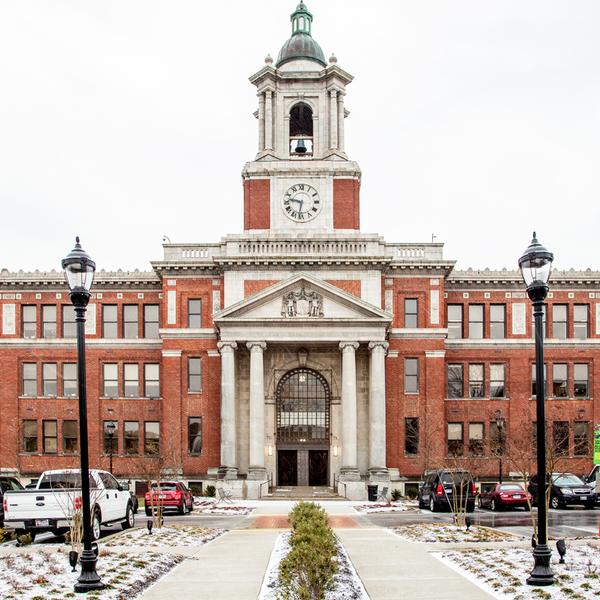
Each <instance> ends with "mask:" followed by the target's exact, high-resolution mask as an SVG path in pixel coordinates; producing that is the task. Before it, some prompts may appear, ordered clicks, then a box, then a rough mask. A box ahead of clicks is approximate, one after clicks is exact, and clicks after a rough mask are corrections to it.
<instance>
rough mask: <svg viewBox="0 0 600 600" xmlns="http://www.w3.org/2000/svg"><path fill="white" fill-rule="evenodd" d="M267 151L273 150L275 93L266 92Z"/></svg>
mask: <svg viewBox="0 0 600 600" xmlns="http://www.w3.org/2000/svg"><path fill="white" fill-rule="evenodd" d="M265 96H266V98H265V150H273V92H272V91H271V90H267V91H266V92H265Z"/></svg>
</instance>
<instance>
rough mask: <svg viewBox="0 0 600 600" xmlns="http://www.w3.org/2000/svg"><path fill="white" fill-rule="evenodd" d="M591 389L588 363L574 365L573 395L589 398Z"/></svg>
mask: <svg viewBox="0 0 600 600" xmlns="http://www.w3.org/2000/svg"><path fill="white" fill-rule="evenodd" d="M589 389H590V387H589V375H588V365H587V364H584V363H582V364H575V365H573V395H574V396H575V398H588V397H589Z"/></svg>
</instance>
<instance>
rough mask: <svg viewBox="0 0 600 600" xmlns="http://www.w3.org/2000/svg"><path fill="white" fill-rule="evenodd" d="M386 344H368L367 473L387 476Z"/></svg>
mask: <svg viewBox="0 0 600 600" xmlns="http://www.w3.org/2000/svg"><path fill="white" fill-rule="evenodd" d="M387 349H388V343H387V342H370V343H369V350H370V352H371V356H370V365H369V473H370V474H371V476H379V477H381V476H384V477H386V476H387V473H388V470H387V467H386V445H385V421H386V419H385V355H386V353H387Z"/></svg>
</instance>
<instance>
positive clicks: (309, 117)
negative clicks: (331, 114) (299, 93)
mask: <svg viewBox="0 0 600 600" xmlns="http://www.w3.org/2000/svg"><path fill="white" fill-rule="evenodd" d="M312 152H313V111H312V109H311V107H310V106H309V105H308V104H306V103H305V102H298V103H297V104H294V106H293V107H292V109H291V110H290V154H292V155H296V156H306V155H307V154H308V155H311V154H312Z"/></svg>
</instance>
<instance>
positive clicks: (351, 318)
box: [213, 273, 391, 326]
mask: <svg viewBox="0 0 600 600" xmlns="http://www.w3.org/2000/svg"><path fill="white" fill-rule="evenodd" d="M213 318H214V322H215V323H216V324H217V325H219V326H221V325H224V324H226V323H233V322H235V323H241V322H257V321H269V322H274V321H276V322H279V323H282V324H285V323H286V322H289V323H290V324H292V323H298V322H313V323H315V324H317V323H322V322H336V323H340V322H358V321H360V322H363V323H364V322H371V323H373V324H379V325H382V324H389V323H390V322H391V315H389V314H388V313H386V312H385V311H383V310H381V309H380V308H378V307H376V306H373V305H372V304H369V303H368V302H365V301H363V300H361V299H360V298H357V297H356V296H353V295H352V294H349V293H348V292H345V291H344V290H341V289H340V288H338V287H336V286H334V285H331V284H330V283H327V282H325V281H322V280H320V279H317V278H315V277H313V276H311V275H309V274H307V273H298V274H296V275H293V276H292V277H290V278H288V279H284V280H283V281H280V282H279V283H276V284H274V285H272V286H270V287H268V288H266V289H264V290H262V291H260V292H258V293H257V294H254V295H252V296H250V297H248V298H245V299H244V300H242V301H240V302H238V303H236V304H234V305H232V306H229V307H227V308H225V309H223V310H221V311H219V312H218V313H215V315H214V317H213Z"/></svg>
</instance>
